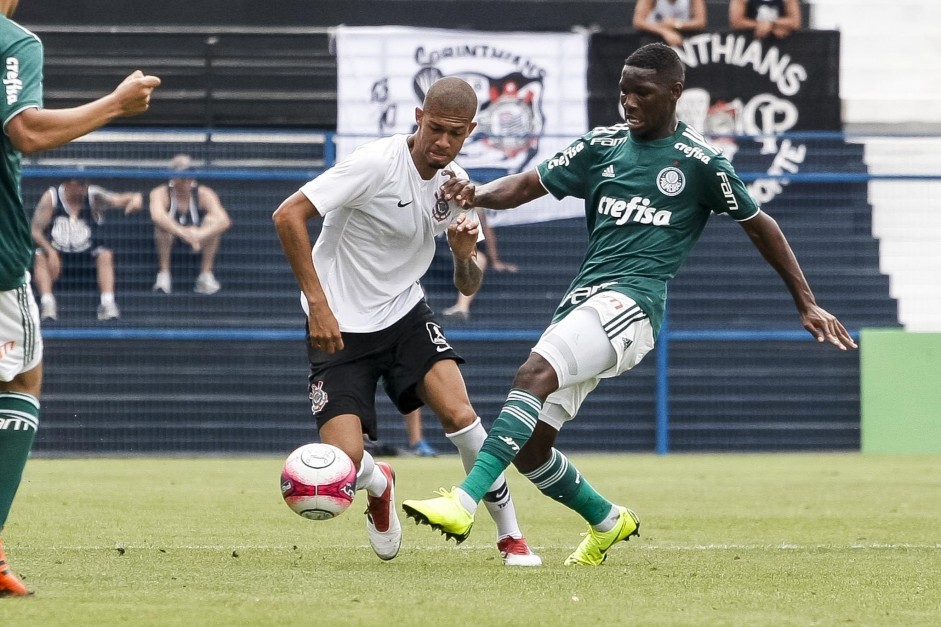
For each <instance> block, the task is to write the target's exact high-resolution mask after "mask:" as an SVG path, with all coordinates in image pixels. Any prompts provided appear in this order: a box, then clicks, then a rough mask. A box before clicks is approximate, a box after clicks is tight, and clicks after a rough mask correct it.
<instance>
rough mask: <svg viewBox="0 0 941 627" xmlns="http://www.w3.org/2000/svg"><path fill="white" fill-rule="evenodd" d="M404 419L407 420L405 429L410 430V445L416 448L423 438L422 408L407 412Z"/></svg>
mask: <svg viewBox="0 0 941 627" xmlns="http://www.w3.org/2000/svg"><path fill="white" fill-rule="evenodd" d="M402 419H403V420H404V421H405V431H406V432H408V447H409V448H415V445H416V444H418V441H419V440H421V439H422V429H421V409H416V410H415V411H411V412H409V413H407V414H405V415H404V416H402Z"/></svg>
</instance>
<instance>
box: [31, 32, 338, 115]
mask: <svg viewBox="0 0 941 627" xmlns="http://www.w3.org/2000/svg"><path fill="white" fill-rule="evenodd" d="M36 33H37V34H38V35H39V36H40V37H41V38H42V40H43V43H44V44H45V48H46V59H45V82H46V92H45V100H46V106H48V107H52V108H63V107H71V106H75V105H78V104H81V103H84V102H88V101H89V100H92V99H94V98H98V97H100V96H101V95H103V94H106V93H108V92H110V91H111V90H112V89H114V87H115V86H116V85H117V83H118V82H120V80H121V78H122V77H123V76H125V75H127V74H130V73H131V72H133V71H134V70H142V71H144V72H146V73H148V74H154V75H157V76H159V77H161V80H162V81H163V83H162V85H161V88H160V89H159V90H157V91H156V92H154V95H153V99H152V101H151V105H152V106H151V109H150V110H149V111H148V112H147V113H146V114H144V115H142V116H139V117H137V118H134V119H133V120H117V121H115V123H114V124H113V126H122V125H124V126H127V125H150V126H186V125H201V126H229V127H233V126H234V127H252V126H265V127H269V128H270V127H272V126H282V127H292V128H320V129H323V128H331V127H335V126H336V82H337V73H336V58H335V57H334V55H333V54H332V52H331V51H330V48H329V36H328V34H327V30H326V29H324V28H319V29H318V28H290V27H274V28H252V27H228V28H221V27H212V26H207V27H193V26H172V27H162V26H153V27H143V26H136V27H135V26H120V27H111V28H108V27H100V26H73V25H68V26H65V25H40V26H38V27H36ZM259 110H262V111H264V119H262V118H260V117H259Z"/></svg>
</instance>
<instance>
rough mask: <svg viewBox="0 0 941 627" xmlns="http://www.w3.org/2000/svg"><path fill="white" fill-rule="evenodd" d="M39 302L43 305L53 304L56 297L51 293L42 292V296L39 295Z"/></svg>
mask: <svg viewBox="0 0 941 627" xmlns="http://www.w3.org/2000/svg"><path fill="white" fill-rule="evenodd" d="M39 302H41V303H42V304H43V305H49V304H53V305H55V304H56V297H55V296H53V295H52V294H43V295H42V296H40V297H39Z"/></svg>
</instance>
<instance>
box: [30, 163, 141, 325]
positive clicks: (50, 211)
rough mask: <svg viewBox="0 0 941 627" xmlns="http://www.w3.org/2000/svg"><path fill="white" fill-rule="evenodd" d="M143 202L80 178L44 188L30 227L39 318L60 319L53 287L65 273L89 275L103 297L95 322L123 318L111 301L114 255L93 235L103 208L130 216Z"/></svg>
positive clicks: (135, 195) (138, 196)
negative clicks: (34, 246)
mask: <svg viewBox="0 0 941 627" xmlns="http://www.w3.org/2000/svg"><path fill="white" fill-rule="evenodd" d="M143 204H144V197H143V196H142V195H141V193H140V192H124V193H115V192H109V191H108V190H106V189H103V188H101V187H99V186H97V185H89V184H88V181H85V180H82V179H69V180H67V181H65V182H63V183H62V184H60V185H58V186H57V187H50V188H49V189H48V190H46V192H45V193H44V194H43V195H42V197H41V198H40V199H39V204H38V205H36V211H35V212H34V213H33V224H32V231H33V241H34V242H35V243H36V247H37V248H36V261H35V263H34V264H33V282H34V283H35V285H36V290H37V291H38V292H39V298H40V300H39V305H40V317H41V318H42V319H43V320H56V319H58V316H59V312H58V305H57V303H56V298H55V296H53V294H52V288H53V286H54V285H55V283H56V281H58V280H59V277H60V276H61V275H62V274H63V272H64V271H65V272H67V273H69V274H83V273H86V272H92V271H93V272H94V273H95V275H96V277H97V283H98V291H99V293H100V294H101V304H100V305H98V312H97V313H98V319H99V320H113V319H115V318H120V317H121V312H120V311H119V310H118V306H117V304H116V303H115V300H114V253H113V252H112V251H111V249H110V248H107V247H106V246H102V245H101V244H100V243H99V242H98V241H97V240H96V238H95V233H96V231H97V229H98V226H99V225H101V223H102V222H103V221H104V211H105V209H110V208H113V207H118V208H121V209H124V213H125V214H129V213H133V212H135V211H138V210H140V208H141V207H142V206H143Z"/></svg>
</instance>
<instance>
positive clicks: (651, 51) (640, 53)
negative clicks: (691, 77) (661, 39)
mask: <svg viewBox="0 0 941 627" xmlns="http://www.w3.org/2000/svg"><path fill="white" fill-rule="evenodd" d="M624 65H629V66H631V67H636V68H641V69H644V70H654V71H656V72H657V73H658V74H660V75H661V76H662V77H663V78H665V79H666V80H668V81H669V82H671V83H673V82H677V81H678V82H680V83H684V84H685V83H686V69H685V68H684V67H683V62H682V61H680V57H679V55H677V54H676V51H675V50H674V49H673V48H671V47H670V46H668V45H666V44H662V43H653V44H647V45H646V46H641V47H640V48H638V49H637V50H635V51H634V53H633V54H631V56H629V57H627V58H626V59H625V60H624Z"/></svg>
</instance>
